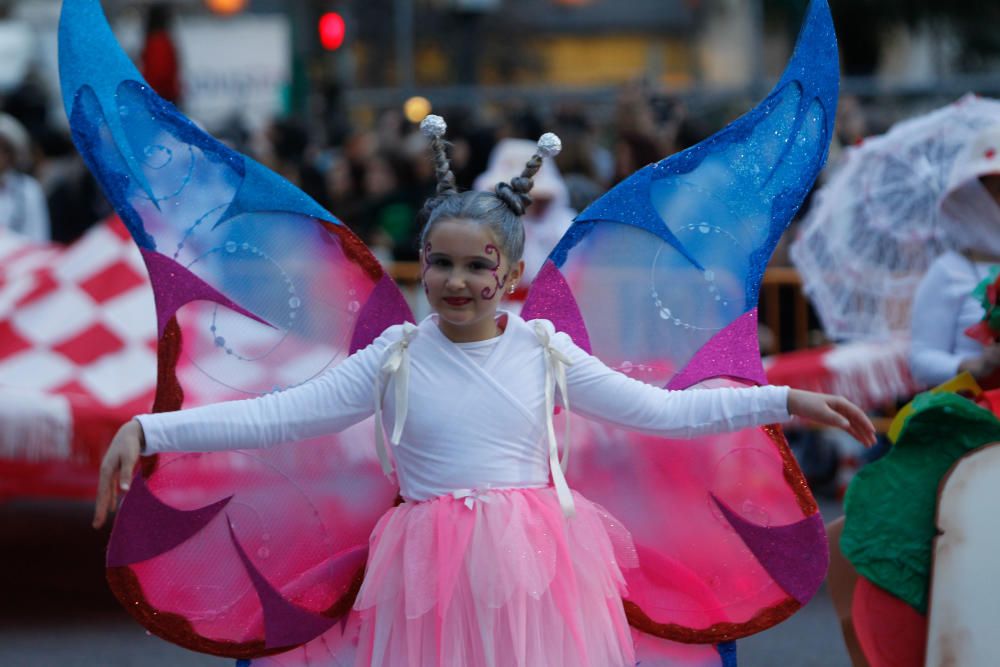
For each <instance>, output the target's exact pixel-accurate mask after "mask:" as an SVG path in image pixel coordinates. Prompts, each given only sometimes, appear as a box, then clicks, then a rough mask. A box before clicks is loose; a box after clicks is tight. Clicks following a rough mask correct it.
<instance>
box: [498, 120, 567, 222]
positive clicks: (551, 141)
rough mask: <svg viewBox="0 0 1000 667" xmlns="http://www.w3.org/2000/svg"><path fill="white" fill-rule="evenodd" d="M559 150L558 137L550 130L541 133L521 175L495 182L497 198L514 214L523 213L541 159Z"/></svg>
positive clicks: (550, 156)
mask: <svg viewBox="0 0 1000 667" xmlns="http://www.w3.org/2000/svg"><path fill="white" fill-rule="evenodd" d="M561 150H562V141H560V140H559V137H557V136H556V135H555V134H553V133H551V132H546V133H545V134H543V135H542V136H541V138H540V139H539V140H538V150H537V151H535V154H534V155H532V156H531V159H530V160H528V163H527V164H526V165H525V166H524V171H522V172H521V175H520V176H517V177H516V178H514V179H513V180H511V182H510V183H497V186H496V189H495V192H496V195H497V198H498V199H500V201H502V202H503V203H504V204H506V205H507V207H508V208H509V209H510V210H511V211H513V212H514V214H515V215H519V216H520V215H524V212H525V210H527V208H528V206H530V205H531V195H530V194H528V193H529V192H531V188H533V187H534V185H535V182H534V181H533V180H532V179H533V178H534V176H535V174H537V173H538V170H539V169H541V167H542V160H543V159H544V158H552V157H555V156H556V155H558V154H559V151H561Z"/></svg>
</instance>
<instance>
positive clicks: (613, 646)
mask: <svg viewBox="0 0 1000 667" xmlns="http://www.w3.org/2000/svg"><path fill="white" fill-rule="evenodd" d="M573 495H574V500H575V502H576V516H575V517H573V518H572V519H566V518H565V517H564V516H563V513H562V510H561V509H560V507H559V502H558V500H557V499H556V495H555V491H554V490H553V489H551V488H539V489H503V490H491V491H487V492H485V493H479V494H476V495H475V496H469V497H466V498H459V499H456V498H453V497H451V496H442V497H439V498H435V499H432V500H428V501H425V502H406V503H403V504H402V505H399V506H397V507H395V508H393V509H392V510H390V511H389V512H387V513H386V514H385V516H383V517H382V519H381V520H380V521H379V523H378V525H377V526H376V527H375V530H374V532H373V533H372V538H371V553H370V555H369V560H368V569H367V572H366V574H365V581H364V584H363V586H362V588H361V591H360V593H359V594H358V598H357V601H356V603H355V609H356V610H357V611H358V613H359V614H360V617H361V635H360V642H359V646H358V654H357V661H356V663H355V664H356V665H359V666H360V665H363V666H365V667H368V666H369V665H371V666H372V667H435V666H437V667H459V666H462V667H515V666H518V667H563V666H568V665H573V666H574V667H626V666H628V667H632V666H633V665H634V664H635V654H634V649H633V645H632V637H631V634H630V632H629V627H628V622H627V621H626V619H625V613H624V610H623V608H622V602H621V598H622V595H623V594H624V593H625V581H624V578H623V577H622V573H621V568H623V567H636V566H637V564H638V560H637V558H636V554H635V547H634V546H633V544H632V540H631V537H630V536H629V533H628V531H627V530H626V529H625V528H624V527H623V526H622V525H621V524H620V523H619V522H618V521H617V520H616V519H615V518H614V517H613V516H611V515H610V514H608V512H607V511H606V510H605V509H604V508H602V507H600V506H599V505H597V504H595V503H592V502H590V501H588V500H587V499H586V498H584V497H583V496H581V495H579V494H576V493H574V494H573Z"/></svg>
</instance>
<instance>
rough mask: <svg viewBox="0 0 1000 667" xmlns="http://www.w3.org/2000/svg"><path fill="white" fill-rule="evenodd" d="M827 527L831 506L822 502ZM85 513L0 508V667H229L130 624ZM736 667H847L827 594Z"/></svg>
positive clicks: (746, 643)
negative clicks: (109, 584)
mask: <svg viewBox="0 0 1000 667" xmlns="http://www.w3.org/2000/svg"><path fill="white" fill-rule="evenodd" d="M820 505H821V509H822V511H823V516H824V518H825V519H826V520H828V521H829V520H830V519H832V518H835V517H836V516H839V514H840V513H841V510H840V506H839V504H838V503H835V502H831V501H826V502H824V501H821V503H820ZM90 512H91V508H90V506H89V505H87V504H84V503H71V502H53V501H44V502H43V501H14V502H9V503H6V504H0V665H2V666H3V667H35V666H38V667H49V666H52V667H132V666H135V667H221V666H223V665H225V666H226V667H233V664H234V661H232V660H224V659H221V658H214V657H211V656H204V655H200V654H196V653H192V652H189V651H186V650H184V649H181V648H177V647H175V646H173V645H171V644H169V643H167V642H164V641H162V640H160V639H158V638H157V637H153V636H151V635H149V634H148V633H146V631H145V630H144V629H143V628H142V627H140V626H139V625H138V624H136V623H135V622H134V621H132V619H131V617H129V616H128V615H127V614H126V613H125V612H124V610H122V609H121V608H120V607H119V605H118V603H117V602H116V601H115V600H114V598H113V597H112V596H111V594H110V593H109V592H108V589H107V586H106V585H105V582H104V571H103V565H102V563H103V549H104V544H105V543H106V541H107V535H108V531H107V530H104V531H101V532H97V531H94V530H92V529H91V528H90ZM737 653H738V657H739V665H740V667H779V666H780V667H846V666H848V665H849V664H850V662H849V660H848V657H847V652H846V650H845V649H844V645H843V642H842V641H841V638H840V631H839V625H838V623H837V619H836V616H835V614H834V611H833V607H832V606H831V603H830V596H829V595H828V594H827V592H826V589H825V587H824V588H823V589H821V590H820V592H819V593H818V594H817V595H816V597H815V598H814V599H813V600H812V602H810V603H809V604H808V605H807V606H806V607H805V608H804V609H802V610H801V611H800V612H799V613H797V614H796V615H795V616H793V617H792V618H791V619H789V620H788V621H786V622H784V623H782V624H781V625H779V626H777V627H775V628H772V629H771V630H768V631H766V632H762V633H760V634H758V635H755V636H754V637H750V638H748V639H744V640H741V641H740V642H738V647H737Z"/></svg>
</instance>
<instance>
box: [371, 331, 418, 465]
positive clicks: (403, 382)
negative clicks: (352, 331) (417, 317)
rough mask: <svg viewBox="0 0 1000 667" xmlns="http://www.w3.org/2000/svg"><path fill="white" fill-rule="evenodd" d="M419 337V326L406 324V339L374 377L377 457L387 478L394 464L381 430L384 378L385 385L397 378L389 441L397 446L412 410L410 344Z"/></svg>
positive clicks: (388, 354)
mask: <svg viewBox="0 0 1000 667" xmlns="http://www.w3.org/2000/svg"><path fill="white" fill-rule="evenodd" d="M416 335H417V327H416V326H415V325H413V324H411V323H410V322H404V323H403V337H402V338H400V339H399V340H398V341H396V342H395V343H393V344H392V345H390V346H389V347H388V349H386V352H385V356H384V357H383V359H382V366H381V368H379V372H378V373H376V374H375V451H376V453H377V454H378V461H379V463H380V464H381V465H382V472H384V473H385V474H386V475H387V476H388V475H391V474H392V461H390V460H389V452H388V451H387V450H386V447H385V431H384V429H383V428H382V400H383V398H384V395H383V387H382V376H383V375H385V384H386V386H388V383H389V380H391V379H392V378H393V377H395V379H396V386H395V392H394V395H395V399H396V415H395V419H394V420H393V425H392V435H391V436H390V438H389V442H391V443H392V444H393V445H398V444H399V441H400V438H402V436H403V425H404V424H405V423H406V413H407V410H408V409H409V402H408V400H407V394H408V388H409V384H410V352H409V351H410V342H411V341H412V340H413V338H414V336H416Z"/></svg>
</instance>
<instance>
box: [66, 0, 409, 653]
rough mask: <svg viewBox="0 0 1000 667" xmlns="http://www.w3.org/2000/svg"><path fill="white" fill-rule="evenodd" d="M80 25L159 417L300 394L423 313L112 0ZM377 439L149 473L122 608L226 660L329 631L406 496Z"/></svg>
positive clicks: (104, 176) (112, 558) (136, 488)
mask: <svg viewBox="0 0 1000 667" xmlns="http://www.w3.org/2000/svg"><path fill="white" fill-rule="evenodd" d="M62 12H63V13H62V17H61V23H60V35H59V46H60V75H61V82H62V88H63V99H64V103H65V105H66V112H67V114H68V116H69V118H70V124H71V130H72V134H73V139H74V141H75V142H76V145H77V147H78V148H79V150H80V153H81V154H82V155H83V157H84V160H85V161H86V163H87V165H88V167H89V168H90V169H91V171H92V172H93V173H94V174H95V175H96V176H97V178H98V180H99V181H100V183H101V185H102V187H103V188H104V190H105V192H106V194H107V196H108V198H109V199H110V201H111V202H112V203H113V205H114V207H115V209H116V211H117V212H118V215H119V216H120V217H121V219H122V220H123V221H124V223H125V225H126V226H127V228H128V230H129V233H130V234H131V236H132V238H133V239H134V240H135V242H136V244H137V245H138V246H139V249H140V252H141V253H142V257H143V260H144V262H145V265H146V268H147V270H148V272H149V276H150V281H151V285H152V289H153V293H154V300H155V305H156V316H157V330H158V359H159V368H158V383H157V396H156V404H155V408H154V410H155V411H165V410H176V409H179V408H181V407H182V405H187V406H191V405H196V404H203V403H207V402H214V401H219V400H229V399H235V398H249V397H254V396H259V395H263V394H266V393H269V392H273V391H280V390H283V389H286V388H288V387H293V386H297V385H299V384H302V383H303V382H307V381H309V380H310V379H312V378H314V377H316V376H317V375H318V374H320V373H322V372H323V371H325V370H327V369H329V368H330V367H331V366H334V365H336V364H337V363H339V362H340V361H341V360H343V359H344V358H345V357H346V356H348V355H349V354H351V353H352V352H353V351H355V350H357V349H359V348H362V347H364V346H366V345H367V344H368V343H369V342H371V341H372V340H373V339H374V338H375V337H376V336H377V335H378V334H379V333H381V332H382V331H383V330H384V329H385V328H386V327H387V326H389V325H390V324H395V323H398V322H402V321H404V320H411V319H412V316H411V315H410V311H409V309H408V307H407V305H406V303H405V301H404V300H403V298H402V295H401V294H400V292H399V290H398V289H397V288H396V286H395V285H394V283H393V282H392V281H391V280H390V278H389V277H388V276H387V275H386V274H385V273H384V271H383V270H382V268H381V266H379V264H378V262H377V261H376V260H375V259H374V257H373V256H372V255H371V253H370V252H369V251H368V250H367V248H365V247H364V245H363V244H362V243H361V242H360V241H359V240H358V239H357V237H355V236H354V234H352V233H351V231H350V230H349V229H347V228H346V227H345V226H344V225H343V224H341V223H340V221H338V220H337V219H336V218H334V217H333V216H332V215H330V214H329V213H328V212H327V211H325V210H324V209H323V208H321V207H320V206H319V205H317V204H316V203H315V202H314V201H313V200H312V199H310V198H309V197H307V196H306V195H305V194H304V193H302V192H301V191H299V190H298V189H297V188H295V187H294V186H293V185H292V184H291V183H289V182H288V181H286V180H284V179H282V178H280V177H279V176H277V175H276V174H274V173H272V172H270V171H268V170H267V169H266V168H264V167H263V166H261V165H260V164H258V163H256V162H254V161H253V160H251V159H250V158H248V157H246V156H243V155H241V154H239V153H237V152H234V151H233V150H231V149H229V148H228V147H226V146H225V145H223V144H222V143H220V142H218V141H216V140H215V139H213V138H212V137H211V136H209V135H208V134H206V133H205V132H203V131H202V130H201V129H199V128H198V127H196V126H195V125H194V124H193V123H192V122H191V121H190V120H188V119H187V118H185V117H184V116H183V115H182V114H181V113H180V112H179V111H178V110H177V109H176V108H174V107H173V106H172V105H170V104H169V103H167V102H165V101H163V100H162V99H161V98H159V97H158V96H157V95H156V94H155V93H154V92H153V90H152V89H150V87H149V86H148V85H147V84H146V83H145V82H144V81H143V80H142V77H141V76H140V75H139V73H138V72H137V71H136V69H135V68H134V66H133V65H132V63H131V62H130V61H129V60H128V58H127V57H126V56H125V54H124V53H123V52H122V51H121V49H120V48H119V47H118V45H117V42H116V41H115V38H114V36H113V34H112V33H111V30H110V28H109V26H108V24H107V21H106V19H105V18H104V15H103V13H102V11H101V7H100V3H99V2H97V0H73V1H70V2H66V3H64V4H63V10H62ZM371 435H372V427H371V423H370V422H368V423H367V424H364V425H361V426H358V427H355V428H353V429H351V430H349V431H347V432H345V433H342V434H339V435H338V436H337V437H330V438H323V439H320V440H318V441H316V442H310V443H308V444H304V445H299V446H295V447H277V448H274V449H270V450H263V451H262V450H253V449H247V450H239V451H233V452H226V453H213V454H187V455H160V456H158V457H152V458H150V459H146V460H144V462H143V466H142V474H141V475H139V476H138V477H137V478H136V480H135V482H134V483H133V486H132V490H131V491H130V492H129V494H128V496H127V497H126V499H125V501H124V503H123V505H122V508H121V510H120V512H119V514H118V516H117V520H116V524H115V529H114V532H113V534H112V538H111V543H110V545H109V550H108V578H109V581H110V583H111V587H112V589H113V590H114V592H115V594H116V595H117V596H118V597H119V599H120V600H121V601H122V603H123V604H124V606H125V607H126V609H128V610H129V611H130V612H131V613H132V614H133V615H134V616H136V617H137V618H138V619H139V620H140V621H141V622H142V623H143V624H144V625H145V626H146V627H147V628H148V629H149V630H150V631H152V632H153V633H155V634H157V635H160V636H162V637H164V638H166V639H168V640H170V641H173V642H176V643H178V644H181V645H183V646H186V647H189V648H192V649H195V650H200V651H205V652H209V653H214V654H217V655H225V656H232V657H255V656H258V655H264V654H270V653H275V652H279V651H282V650H287V649H288V648H290V647H294V646H297V645H301V644H304V643H306V642H308V641H309V640H311V639H312V638H314V637H316V636H318V635H320V634H322V633H323V632H325V631H327V630H329V629H330V628H331V627H332V626H333V625H334V624H335V623H337V622H338V621H339V620H341V619H343V618H344V617H345V614H346V613H347V611H348V610H349V609H350V606H351V602H352V600H353V594H354V592H355V591H356V589H357V586H358V585H359V582H360V576H361V572H362V570H363V566H364V562H365V557H366V548H367V540H368V535H369V533H370V531H371V529H372V528H373V526H374V524H375V522H376V520H377V518H378V517H379V516H380V515H381V513H382V512H384V511H385V510H386V509H387V508H389V507H391V506H392V503H393V501H394V498H395V497H396V494H397V489H396V487H395V486H394V484H392V483H390V482H389V481H387V480H386V479H385V477H384V476H383V475H382V473H381V471H380V469H379V466H378V464H377V461H376V460H375V457H374V454H373V448H372V446H371V442H372V438H371ZM253 445H254V443H251V442H248V443H247V447H248V448H252V447H253Z"/></svg>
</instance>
